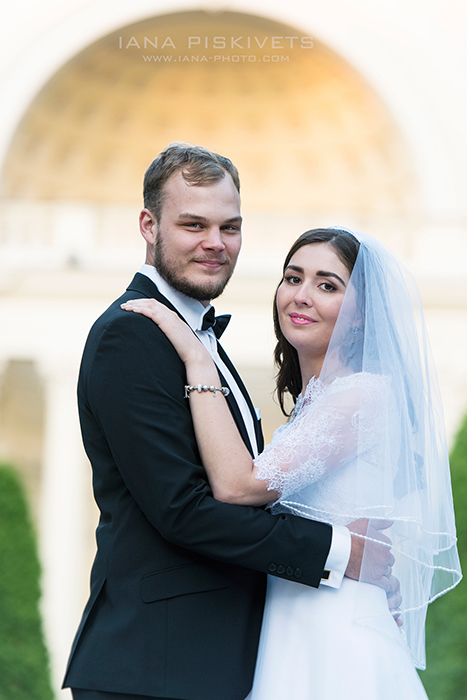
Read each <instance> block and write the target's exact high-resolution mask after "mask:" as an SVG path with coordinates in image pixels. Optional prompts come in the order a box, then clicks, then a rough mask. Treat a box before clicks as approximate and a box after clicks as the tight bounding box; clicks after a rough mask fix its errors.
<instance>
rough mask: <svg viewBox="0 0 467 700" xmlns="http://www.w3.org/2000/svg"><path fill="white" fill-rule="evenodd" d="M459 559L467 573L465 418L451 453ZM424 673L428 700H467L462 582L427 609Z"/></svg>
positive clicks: (466, 594) (466, 602)
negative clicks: (425, 667) (425, 666)
mask: <svg viewBox="0 0 467 700" xmlns="http://www.w3.org/2000/svg"><path fill="white" fill-rule="evenodd" d="M451 477H452V488H453V493H454V508H455V512H456V525H457V537H458V541H459V555H460V559H461V565H462V568H463V570H464V571H467V418H466V419H465V421H464V423H463V425H462V427H461V429H460V431H459V433H458V435H457V438H456V443H455V445H454V448H453V450H452V452H451ZM426 637H427V645H426V651H427V670H426V671H423V672H422V673H421V674H420V677H421V679H422V681H423V684H424V686H425V689H426V692H427V694H428V697H429V698H430V700H466V698H467V661H466V659H467V585H466V583H465V581H461V583H460V584H459V585H458V586H457V588H455V589H454V590H453V591H450V592H449V593H448V594H447V595H445V596H442V597H441V598H439V599H438V600H435V602H434V603H432V605H430V607H429V609H428V618H427V629H426Z"/></svg>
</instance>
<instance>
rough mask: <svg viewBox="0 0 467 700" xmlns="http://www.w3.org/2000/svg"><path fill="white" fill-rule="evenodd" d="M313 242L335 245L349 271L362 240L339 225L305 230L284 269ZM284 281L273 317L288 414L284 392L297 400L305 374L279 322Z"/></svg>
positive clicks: (280, 390) (279, 384) (280, 393)
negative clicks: (278, 308) (278, 307)
mask: <svg viewBox="0 0 467 700" xmlns="http://www.w3.org/2000/svg"><path fill="white" fill-rule="evenodd" d="M312 243H329V244H330V245H331V246H332V247H333V248H334V251H335V253H336V255H337V257H338V258H339V260H340V261H341V262H342V263H343V264H344V265H345V266H346V268H347V269H348V271H349V273H351V272H352V270H353V266H354V265H355V261H356V259H357V255H358V249H359V247H360V243H359V242H358V241H357V239H356V238H355V236H353V235H352V234H351V233H350V231H345V230H343V229H338V228H314V229H311V230H310V231H305V233H302V235H301V236H300V238H297V240H296V241H295V243H294V244H293V245H292V247H291V249H290V250H289V252H288V253H287V257H286V258H285V261H284V267H283V270H282V272H283V273H284V272H285V270H286V268H287V266H288V264H289V262H290V259H291V258H292V256H293V255H295V253H296V252H297V250H299V249H300V248H303V246H305V245H310V244H312ZM281 284H282V280H281V281H280V283H279V284H278V286H277V289H276V293H275V295H274V308H273V319H274V332H275V334H276V338H277V344H276V347H275V350H274V362H275V363H276V366H277V368H278V372H277V375H276V393H277V398H278V399H279V405H280V407H281V410H282V413H283V414H284V415H286V416H288V415H289V414H288V413H287V411H286V410H285V406H284V399H285V394H286V393H289V394H290V395H291V396H292V398H293V400H294V403H295V401H296V400H297V397H298V395H299V394H300V392H301V390H302V377H301V373H300V364H299V362H298V354H297V351H296V350H295V348H294V347H293V346H292V345H290V343H289V342H288V340H286V338H285V336H284V334H283V333H282V330H281V327H280V325H279V317H278V314H277V304H276V300H277V291H278V289H279V287H280V285H281Z"/></svg>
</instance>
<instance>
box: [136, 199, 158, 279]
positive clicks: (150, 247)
mask: <svg viewBox="0 0 467 700" xmlns="http://www.w3.org/2000/svg"><path fill="white" fill-rule="evenodd" d="M139 230H140V232H141V235H142V237H143V238H144V240H145V241H146V244H147V245H146V251H147V253H146V262H147V263H149V264H151V265H152V264H153V263H154V260H153V258H154V246H155V243H156V236H157V219H156V217H155V216H154V214H153V213H152V212H151V211H150V210H149V209H142V210H141V212H140V215H139ZM148 258H151V260H148Z"/></svg>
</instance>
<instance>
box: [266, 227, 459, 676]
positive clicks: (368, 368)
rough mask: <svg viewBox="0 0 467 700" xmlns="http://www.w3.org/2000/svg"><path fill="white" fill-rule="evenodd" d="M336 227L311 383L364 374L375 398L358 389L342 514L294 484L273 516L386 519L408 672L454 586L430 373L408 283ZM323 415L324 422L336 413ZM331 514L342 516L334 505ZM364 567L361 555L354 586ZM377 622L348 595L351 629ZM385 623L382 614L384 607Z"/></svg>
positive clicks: (374, 251)
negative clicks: (340, 297)
mask: <svg viewBox="0 0 467 700" xmlns="http://www.w3.org/2000/svg"><path fill="white" fill-rule="evenodd" d="M336 230H344V231H347V232H348V233H351V234H353V235H354V236H355V238H357V240H358V241H360V248H359V252H358V256H357V260H356V263H355V266H354V268H353V272H352V275H351V278H350V283H349V285H348V288H347V291H346V294H345V297H344V301H343V304H342V307H341V310H340V313H339V317H338V320H337V322H336V326H335V329H334V332H333V335H332V338H331V342H330V344H329V348H328V351H327V354H326V358H325V360H324V364H323V367H322V371H321V374H320V380H321V382H322V383H323V384H324V385H325V386H329V385H330V384H331V382H333V380H335V379H336V378H337V379H339V381H342V378H345V377H347V379H346V380H345V381H347V382H348V378H349V377H352V376H353V375H357V374H358V375H360V376H363V377H364V376H367V375H368V376H369V377H370V378H371V381H372V382H373V384H374V385H375V386H376V387H377V391H376V399H377V402H375V391H372V390H370V391H359V392H357V396H358V405H357V406H356V410H355V411H353V409H352V423H351V424H352V428H351V430H352V433H353V437H352V440H353V441H354V443H355V449H354V450H353V459H352V464H351V484H352V487H351V488H352V498H349V499H348V501H347V507H346V509H345V512H335V509H333V506H332V499H330V500H328V501H327V504H328V505H327V507H326V508H323V507H321V506H320V508H317V507H316V506H315V505H314V504H313V499H312V498H310V493H311V492H310V487H309V486H307V487H303V484H302V488H300V489H299V490H298V491H295V492H294V493H293V494H291V493H290V492H289V494H285V493H284V498H282V499H281V500H280V507H279V510H280V509H286V510H289V511H292V512H294V513H297V514H301V515H305V516H307V517H317V518H319V519H321V520H327V521H329V522H331V523H336V522H347V523H349V522H352V521H353V520H357V519H359V518H362V517H365V518H369V519H373V518H374V519H381V518H384V519H388V520H391V521H392V522H393V525H392V526H391V527H390V528H389V529H387V530H385V534H387V535H388V537H390V539H391V541H392V553H393V555H394V557H395V564H394V567H393V574H394V575H395V576H396V577H397V578H398V579H399V581H400V586H401V595H402V604H401V620H402V622H403V626H402V635H400V634H399V637H401V636H403V637H405V640H406V643H407V645H408V647H409V649H410V652H411V654H412V657H413V661H414V663H415V665H416V666H418V667H419V668H425V644H424V641H425V639H424V629H425V617H426V611H427V606H428V604H429V603H430V602H431V601H433V600H434V599H435V598H437V597H438V596H440V595H442V594H443V593H445V592H447V591H448V590H450V589H451V588H453V587H454V586H455V585H456V584H457V583H458V582H459V581H460V579H461V569H460V563H459V558H458V553H457V545H456V542H457V540H456V530H455V522H454V510H453V502H452V493H451V481H450V472H449V462H448V451H447V446H446V440H445V432H444V420H443V411H442V406H441V401H440V396H439V391H438V385H437V378H436V372H435V369H434V367H433V363H432V359H431V354H430V349H429V344H428V339H427V334H426V328H425V321H424V317H423V311H422V307H421V301H420V296H419V293H418V290H417V286H416V283H415V281H414V279H413V277H412V276H411V275H410V274H409V273H408V272H407V271H406V270H405V269H404V267H403V266H402V265H401V264H400V263H399V262H398V261H397V260H396V259H395V258H394V257H393V255H392V254H391V253H389V252H388V251H387V250H386V249H385V248H384V247H383V246H382V245H381V244H380V243H378V242H377V241H376V240H375V239H374V238H372V237H371V236H367V235H365V234H361V233H356V232H353V231H348V230H347V229H340V228H339V229H336ZM361 373H362V374H361ZM338 384H339V382H336V383H335V385H334V386H337V385H338ZM370 385H371V382H370ZM336 396H337V394H336ZM355 396H356V394H355V392H354V394H353V400H355ZM336 405H337V404H336ZM327 408H328V411H329V413H328V415H329V416H331V415H335V414H336V412H337V411H338V410H340V407H339V406H337V408H335V410H334V413H333V412H332V411H331V410H330V405H329V404H328V407H327ZM369 433H370V434H369ZM376 435H377V436H378V437H377V439H373V438H375V436H376ZM343 462H344V460H341V464H342V463H343ZM323 481H326V480H323ZM277 505H279V504H277ZM337 508H338V509H339V510H342V501H341V502H340V504H339V505H338V506H336V509H337ZM276 510H277V508H276ZM333 511H334V512H333ZM368 566H370V562H367V561H366V560H365V557H364V561H363V565H362V572H361V577H360V578H361V580H362V579H363V580H365V579H366V578H367V576H366V574H365V572H366V569H367V567H368ZM383 617H384V616H382V615H380V614H377V615H372V614H371V613H369V612H368V609H367V607H366V605H365V601H364V598H363V597H362V598H361V600H359V599H358V596H357V602H356V610H355V621H356V622H358V623H361V624H365V625H370V626H372V627H374V628H376V629H379V631H381V632H385V630H387V627H388V620H387V619H382V618H383ZM386 617H388V618H390V617H391V613H390V612H389V609H388V612H387V616H386ZM392 627H395V626H394V625H392Z"/></svg>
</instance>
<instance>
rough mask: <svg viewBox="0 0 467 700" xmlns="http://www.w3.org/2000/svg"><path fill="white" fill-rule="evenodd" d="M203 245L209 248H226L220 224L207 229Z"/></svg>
mask: <svg viewBox="0 0 467 700" xmlns="http://www.w3.org/2000/svg"><path fill="white" fill-rule="evenodd" d="M201 245H202V246H203V248H206V249H208V250H224V248H225V243H224V241H223V238H222V231H221V230H220V228H219V227H218V226H211V228H209V229H207V230H206V235H205V237H204V239H203V241H202V243H201Z"/></svg>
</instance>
